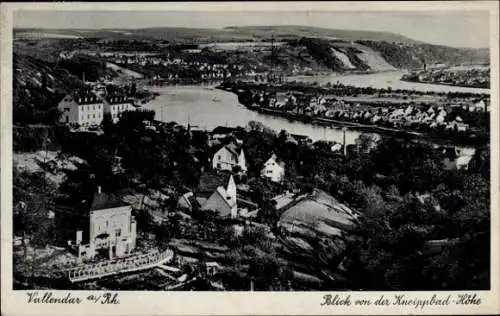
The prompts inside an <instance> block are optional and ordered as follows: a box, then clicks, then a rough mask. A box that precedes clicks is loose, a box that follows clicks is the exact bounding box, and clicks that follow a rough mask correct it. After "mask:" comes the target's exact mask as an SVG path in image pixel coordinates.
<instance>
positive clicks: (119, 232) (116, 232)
mask: <svg viewBox="0 0 500 316" xmlns="http://www.w3.org/2000/svg"><path fill="white" fill-rule="evenodd" d="M115 235H116V237H120V236H121V235H122V230H121V228H118V229H116V230H115Z"/></svg>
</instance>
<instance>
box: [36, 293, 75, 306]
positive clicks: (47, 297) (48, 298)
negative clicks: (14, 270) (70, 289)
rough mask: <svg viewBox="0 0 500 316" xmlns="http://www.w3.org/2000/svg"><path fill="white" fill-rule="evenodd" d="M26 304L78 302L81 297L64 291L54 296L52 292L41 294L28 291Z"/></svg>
mask: <svg viewBox="0 0 500 316" xmlns="http://www.w3.org/2000/svg"><path fill="white" fill-rule="evenodd" d="M26 295H28V304H80V303H81V302H82V299H81V298H79V297H75V296H73V295H71V293H66V295H63V296H55V295H54V294H53V293H52V292H45V293H43V295H42V294H40V293H38V292H28V293H26Z"/></svg>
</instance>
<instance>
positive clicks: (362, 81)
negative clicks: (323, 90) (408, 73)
mask: <svg viewBox="0 0 500 316" xmlns="http://www.w3.org/2000/svg"><path fill="white" fill-rule="evenodd" d="M402 76H403V72H401V71H388V72H379V73H370V74H350V75H342V74H332V75H321V76H292V77H287V81H303V82H318V83H319V84H325V83H328V82H331V83H336V82H337V81H338V82H340V83H343V84H346V85H352V86H357V87H370V86H371V87H373V88H376V89H385V88H387V87H391V88H392V89H393V90H395V89H405V90H417V91H433V92H449V91H453V92H471V93H487V94H489V93H490V89H481V88H467V87H454V86H449V85H440V84H430V83H419V82H408V81H402V80H400V79H401V77H402Z"/></svg>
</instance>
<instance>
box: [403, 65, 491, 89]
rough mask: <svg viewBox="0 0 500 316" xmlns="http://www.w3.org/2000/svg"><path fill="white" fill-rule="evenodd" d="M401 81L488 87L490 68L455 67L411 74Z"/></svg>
mask: <svg viewBox="0 0 500 316" xmlns="http://www.w3.org/2000/svg"><path fill="white" fill-rule="evenodd" d="M403 79H406V80H411V81H418V82H428V83H439V84H449V85H455V86H468V87H489V84H490V68H489V67H465V68H464V67H456V68H447V69H432V70H427V71H422V72H419V73H415V74H411V75H409V76H406V77H404V78H403Z"/></svg>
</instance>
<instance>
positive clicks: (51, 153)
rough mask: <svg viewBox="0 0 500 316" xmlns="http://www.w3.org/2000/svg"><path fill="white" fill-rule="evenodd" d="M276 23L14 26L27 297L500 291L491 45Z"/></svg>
mask: <svg viewBox="0 0 500 316" xmlns="http://www.w3.org/2000/svg"><path fill="white" fill-rule="evenodd" d="M271 29H273V30H274V31H273V32H269V31H268V30H267V29H264V30H262V29H260V28H259V27H255V28H252V27H248V29H246V28H244V27H243V28H241V29H240V28H229V29H224V31H221V30H199V31H198V32H194V31H192V30H188V31H186V30H176V31H175V32H173V31H172V30H169V29H168V28H167V29H166V30H165V31H162V32H161V34H160V35H161V36H160V38H155V36H158V34H157V33H155V32H157V30H156V31H155V30H154V29H144V30H126V31H121V32H122V33H120V31H117V30H100V31H92V30H87V31H86V32H83V31H81V30H65V31H64V35H65V36H69V35H68V32H69V33H71V32H74V33H72V34H74V36H75V38H73V39H67V38H63V39H60V38H56V39H47V38H44V37H41V38H36V36H35V35H36V34H37V33H36V32H32V31H26V30H16V32H15V40H14V42H15V43H14V78H13V80H14V81H13V148H14V152H13V232H14V236H13V257H14V258H13V262H14V264H13V266H14V275H13V287H14V289H31V290H32V289H54V290H55V289H74V290H109V291H113V290H133V291H190V290H195V291H331V290H360V289H362V290H394V291H396V290H416V291H417V290H460V289H464V288H468V289H474V290H486V289H489V284H490V279H489V271H490V267H489V262H490V260H489V253H490V252H489V240H490V146H489V141H490V113H491V111H492V109H491V106H492V104H491V102H492V101H491V98H490V94H489V89H488V86H489V78H487V77H488V76H489V75H490V72H489V66H485V69H484V71H483V70H481V71H468V72H465V73H458V72H457V73H455V72H451V73H450V72H447V71H445V70H439V72H438V71H437V70H432V69H431V68H429V69H428V68H427V63H429V64H431V63H437V61H439V60H444V59H445V57H447V56H449V57H450V58H449V59H448V60H449V64H447V65H446V67H447V68H446V69H456V68H453V67H466V66H463V65H470V64H481V65H484V64H485V58H486V59H487V62H489V59H488V58H489V55H488V54H486V55H485V52H484V50H482V49H463V50H460V49H455V48H446V47H445V48H442V46H438V45H431V44H428V45H427V44H425V45H424V44H418V43H415V42H412V41H410V40H407V39H406V38H404V37H402V36H398V35H396V34H392V33H391V34H392V35H391V34H389V35H388V34H386V33H376V32H374V33H367V34H369V36H370V38H373V40H366V36H360V35H359V33H356V32H354V31H353V32H354V33H349V32H350V31H345V32H347V33H346V34H348V35H349V36H346V35H344V36H345V38H342V37H340V35H342V34H343V33H342V34H341V33H339V34H340V35H338V34H337V33H335V32H338V31H335V30H328V31H327V30H323V31H321V32H320V31H318V30H316V29H314V28H311V29H307V31H304V29H306V27H303V28H299V29H294V28H292V29H291V30H290V28H289V27H275V28H272V27H271ZM42 31H43V30H42ZM42 31H40V32H42ZM54 32H56V31H54ZM135 32H137V33H135ZM142 32H143V33H142ZM148 32H150V33H148ZM183 32H186V33H185V34H184V33H183ZM193 32H194V33H193ZM203 32H205V33H203ZM314 32H316V33H314ZM125 33H126V34H125ZM145 33H148V34H149V35H147V36H146V35H144V34H145ZM171 33H174V34H175V36H173V38H172V37H162V36H164V34H171ZM198 33H199V34H198ZM275 33H276V34H275ZM34 34H35V35H34ZM103 34H104V35H103ZM193 34H196V35H193ZM311 34H314V36H313V35H311ZM325 34H330V35H325ZM332 34H333V35H332ZM336 34H337V35H336ZM169 36H170V35H169ZM391 36H392V37H391ZM337 37H340V38H337ZM377 37H378V38H379V39H377ZM117 38H118V39H117ZM144 38H146V39H144ZM235 38H236V39H235ZM394 51H397V52H398V54H400V55H401V56H409V57H408V58H405V59H401V58H399V57H398V56H396V55H397V54H390V52H394ZM485 56H486V57H485ZM402 60H403V61H405V62H406V63H405V64H401V63H402ZM486 68H487V70H486ZM408 69H410V70H411V71H408ZM413 72H415V73H418V75H417V77H418V78H419V79H418V80H413V79H411V78H413V77H411V78H410V77H409V76H410V75H408V74H412V73H413ZM405 76H406V77H405ZM325 78H326V79H325ZM360 78H361V79H360ZM380 78H382V79H380ZM394 78H395V79H394ZM457 78H458V79H457ZM320 79H321V80H323V81H321V80H320ZM372 79H373V81H370V80H372ZM417 81H418V82H417ZM420 81H421V82H422V83H420ZM357 82H361V84H358V83H357ZM373 82H376V83H375V84H374V83H373ZM424 83H425V84H426V85H427V84H429V85H431V84H432V87H434V88H433V89H434V90H432V89H431V90H425V89H424V90H422V89H419V88H418V87H419V85H423V84H424ZM434 83H438V84H434ZM439 83H446V84H439ZM487 83H488V84H487ZM456 86H461V87H456ZM464 86H466V87H464ZM407 87H411V88H407ZM459 88H460V89H459ZM440 89H441V90H440ZM475 89H478V90H475ZM462 253H468V254H470V255H468V256H467V260H460V259H461V257H460V256H461V254H462Z"/></svg>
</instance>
